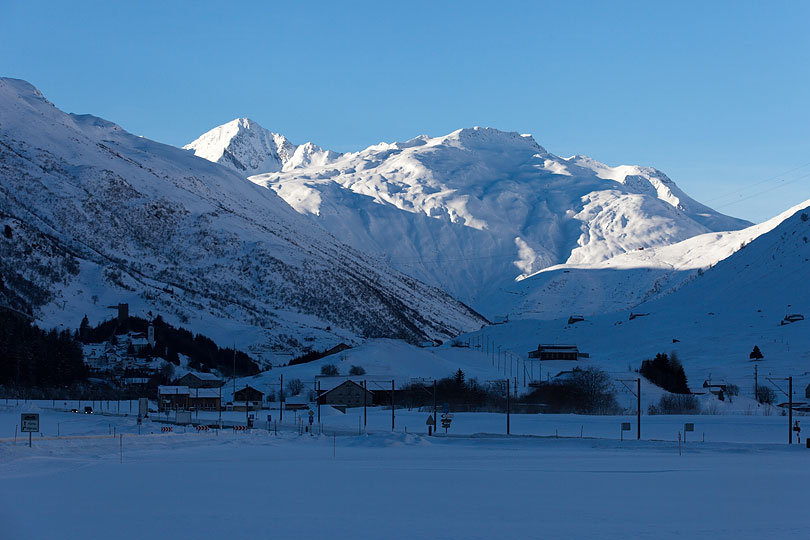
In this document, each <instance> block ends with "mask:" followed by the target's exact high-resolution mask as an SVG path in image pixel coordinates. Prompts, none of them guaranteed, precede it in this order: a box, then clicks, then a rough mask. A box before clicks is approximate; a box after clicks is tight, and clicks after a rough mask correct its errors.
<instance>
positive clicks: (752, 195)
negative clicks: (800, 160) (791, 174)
mask: <svg viewBox="0 0 810 540" xmlns="http://www.w3.org/2000/svg"><path fill="white" fill-rule="evenodd" d="M808 177H810V173H807V174H803V175H802V176H798V177H796V178H794V179H793V180H790V181H788V182H784V183H782V184H779V185H777V186H773V187H771V188H768V189H763V190H762V191H758V192H756V193H752V194H751V195H747V196H745V197H742V198H741V199H737V200H736V201H731V202H727V203H725V204H719V205H716V206H714V208H725V207H726V206H733V205H735V204H738V203H741V202H743V201H747V200H749V199H753V198H754V197H759V196H760V195H763V194H765V193H770V192H771V191H774V190H777V189H779V188H783V187H785V186H789V185H790V184H793V183H795V182H798V181H799V180H803V179H804V178H808Z"/></svg>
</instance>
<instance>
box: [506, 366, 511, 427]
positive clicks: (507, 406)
mask: <svg viewBox="0 0 810 540" xmlns="http://www.w3.org/2000/svg"><path fill="white" fill-rule="evenodd" d="M509 393H510V389H509V379H506V434H507V435H510V434H511V433H510V431H511V430H510V425H509V412H510V410H509V405H510V403H509Z"/></svg>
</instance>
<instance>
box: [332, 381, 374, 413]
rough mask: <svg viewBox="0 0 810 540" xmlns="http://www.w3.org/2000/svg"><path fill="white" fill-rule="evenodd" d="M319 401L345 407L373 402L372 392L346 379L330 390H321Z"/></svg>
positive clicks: (360, 405)
mask: <svg viewBox="0 0 810 540" xmlns="http://www.w3.org/2000/svg"><path fill="white" fill-rule="evenodd" d="M319 402H320V404H321V405H345V406H346V407H362V406H363V404H364V403H365V404H366V405H371V404H372V403H373V402H374V393H373V392H371V391H370V390H366V389H364V388H363V386H362V385H361V384H358V383H356V382H354V381H351V380H348V381H343V382H342V383H340V384H339V385H337V386H335V387H334V388H332V389H331V390H327V391H325V392H323V391H322V392H321V395H320V399H319Z"/></svg>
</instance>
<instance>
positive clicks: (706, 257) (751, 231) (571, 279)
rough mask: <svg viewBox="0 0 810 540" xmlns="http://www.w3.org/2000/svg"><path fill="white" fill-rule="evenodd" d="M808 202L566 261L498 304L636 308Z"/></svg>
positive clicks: (512, 312)
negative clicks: (746, 221)
mask: <svg viewBox="0 0 810 540" xmlns="http://www.w3.org/2000/svg"><path fill="white" fill-rule="evenodd" d="M808 205H810V201H805V202H803V203H801V204H799V205H796V206H794V207H793V208H790V209H789V210H786V211H785V212H783V213H781V214H779V215H778V216H776V217H774V218H772V219H769V220H768V221H765V222H763V223H759V224H757V225H752V226H750V227H747V228H745V229H740V230H737V231H726V232H717V233H706V234H701V235H698V236H693V237H692V238H688V239H686V240H683V241H681V242H677V243H675V244H671V245H667V246H660V247H653V248H649V249H644V250H635V251H628V252H626V253H622V254H620V255H617V256H615V257H612V258H610V259H608V260H606V261H602V262H599V263H595V264H561V265H557V266H552V267H549V268H546V269H544V270H541V271H540V272H538V273H536V274H534V275H532V276H529V277H527V278H526V279H524V280H521V281H519V282H516V283H514V284H512V285H511V286H510V287H508V288H507V293H506V294H504V295H502V296H501V298H499V299H498V300H497V301H496V303H495V304H494V305H493V309H495V311H496V312H498V313H503V314H508V315H509V317H510V318H513V319H514V318H530V319H556V318H558V317H567V316H569V315H572V314H577V315H585V316H590V315H595V314H598V313H610V312H613V311H621V310H625V309H630V308H633V307H636V306H637V305H639V304H641V303H643V302H646V301H650V300H653V299H655V298H657V297H660V296H663V295H665V294H669V293H671V292H672V291H674V290H677V289H678V288H679V287H680V286H682V285H683V284H685V283H688V282H689V281H690V280H692V279H695V278H696V277H698V276H700V275H702V274H703V272H704V271H705V270H708V269H709V268H711V267H712V266H714V265H716V264H717V263H718V262H720V261H722V260H724V259H726V258H727V257H729V256H731V255H732V254H734V253H736V252H737V251H739V250H740V249H742V248H744V247H746V246H747V245H748V244H749V243H750V242H752V241H753V240H754V239H756V238H758V237H759V236H761V235H763V234H765V233H767V232H770V231H771V230H773V229H774V228H776V227H778V226H779V225H780V224H781V223H782V222H783V221H785V220H786V219H788V218H790V217H791V216H793V215H794V214H796V212H798V211H799V210H803V209H805V208H807V206H808Z"/></svg>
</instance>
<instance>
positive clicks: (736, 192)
mask: <svg viewBox="0 0 810 540" xmlns="http://www.w3.org/2000/svg"><path fill="white" fill-rule="evenodd" d="M808 165H810V161H808V162H807V163H805V164H803V165H799V166H798V167H794V168H793V169H790V170H787V171H784V172H781V173H779V174H776V175H774V176H769V177H768V178H765V179H764V180H759V181H757V182H753V183H751V184H748V185H747V186H743V187H741V188H738V189H735V190H734V191H730V192H728V193H726V194H724V195H718V196H717V197H714V198H712V199H707V200H705V201H703V202H704V203H706V204H708V203H712V202H716V201H719V200H722V199H725V198H727V197H732V196H734V195H737V194H738V193H740V192H744V191H748V190H749V189H751V188H753V187H756V186H760V185H762V184H767V183H768V182H771V181H773V180H776V179H777V178H781V177H782V176H785V175H787V174H790V173H792V172H796V171H798V170H800V169H803V168H805V167H807V166H808Z"/></svg>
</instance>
